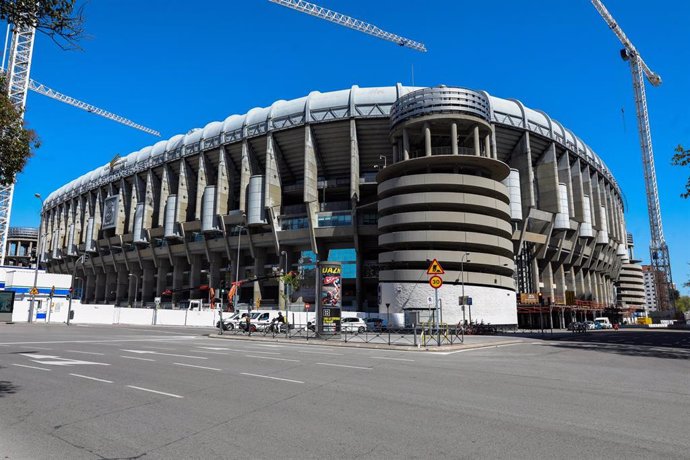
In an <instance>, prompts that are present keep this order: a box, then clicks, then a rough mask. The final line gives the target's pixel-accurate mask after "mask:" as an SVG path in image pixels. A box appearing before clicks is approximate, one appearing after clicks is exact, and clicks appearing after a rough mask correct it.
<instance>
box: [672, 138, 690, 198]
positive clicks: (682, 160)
mask: <svg viewBox="0 0 690 460" xmlns="http://www.w3.org/2000/svg"><path fill="white" fill-rule="evenodd" d="M675 152H676V153H675V154H674V155H673V158H671V164H672V165H673V166H688V165H690V150H685V149H684V148H683V146H682V145H678V147H676V148H675ZM680 196H682V197H683V198H688V197H690V178H688V181H687V182H686V183H685V193H681V194H680Z"/></svg>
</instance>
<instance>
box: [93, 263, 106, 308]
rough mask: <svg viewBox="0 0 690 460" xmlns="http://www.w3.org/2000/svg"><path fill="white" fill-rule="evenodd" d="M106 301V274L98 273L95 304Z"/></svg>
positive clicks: (94, 295) (94, 297)
mask: <svg viewBox="0 0 690 460" xmlns="http://www.w3.org/2000/svg"><path fill="white" fill-rule="evenodd" d="M104 300H105V273H103V272H102V271H100V270H99V271H96V288H95V291H94V294H93V302H94V303H98V302H103V301H104Z"/></svg>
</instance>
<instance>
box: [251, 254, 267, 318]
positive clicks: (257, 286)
mask: <svg viewBox="0 0 690 460" xmlns="http://www.w3.org/2000/svg"><path fill="white" fill-rule="evenodd" d="M264 265H266V250H265V249H263V248H256V249H254V276H262V275H263V274H264ZM253 284H254V294H253V299H254V305H256V302H257V301H258V300H259V299H262V298H263V296H262V295H261V283H259V282H258V281H257V282H254V283H253Z"/></svg>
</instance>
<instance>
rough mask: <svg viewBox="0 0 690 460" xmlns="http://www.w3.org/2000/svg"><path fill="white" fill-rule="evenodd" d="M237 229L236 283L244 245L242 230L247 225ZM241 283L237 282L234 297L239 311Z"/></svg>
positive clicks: (238, 279) (234, 305)
mask: <svg viewBox="0 0 690 460" xmlns="http://www.w3.org/2000/svg"><path fill="white" fill-rule="evenodd" d="M235 228H236V229H237V262H236V263H235V265H236V266H235V283H237V282H239V281H240V248H241V247H242V230H246V227H244V226H242V225H236V226H235ZM239 290H240V285H239V284H237V287H236V288H235V295H234V296H233V298H232V306H233V309H234V310H235V311H237V300H238V296H239Z"/></svg>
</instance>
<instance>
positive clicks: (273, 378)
mask: <svg viewBox="0 0 690 460" xmlns="http://www.w3.org/2000/svg"><path fill="white" fill-rule="evenodd" d="M241 374H242V375H248V376H249V377H259V378H262V379H271V380H280V381H283V382H291V383H304V382H302V381H301V380H291V379H281V378H280V377H271V376H270V375H259V374H250V373H248V372H241Z"/></svg>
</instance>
